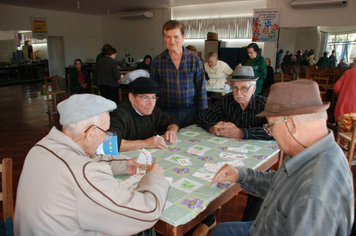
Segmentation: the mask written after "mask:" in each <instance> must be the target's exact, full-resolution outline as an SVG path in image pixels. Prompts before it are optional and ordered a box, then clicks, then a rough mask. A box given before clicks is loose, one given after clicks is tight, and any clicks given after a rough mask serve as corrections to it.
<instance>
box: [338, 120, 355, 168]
mask: <svg viewBox="0 0 356 236" xmlns="http://www.w3.org/2000/svg"><path fill="white" fill-rule="evenodd" d="M340 138H342V139H344V140H345V141H346V142H348V144H349V145H348V147H347V148H346V147H344V146H343V145H341V143H340ZM336 142H337V143H338V144H339V145H340V147H341V148H342V149H343V150H344V151H347V160H348V162H349V166H350V167H351V163H352V160H353V156H354V149H355V142H356V121H355V122H354V123H353V129H352V132H338V133H337V137H336Z"/></svg>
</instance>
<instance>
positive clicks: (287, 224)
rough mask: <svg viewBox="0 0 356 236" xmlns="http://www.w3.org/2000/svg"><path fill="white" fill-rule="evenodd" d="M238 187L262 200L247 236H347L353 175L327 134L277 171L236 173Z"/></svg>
mask: <svg viewBox="0 0 356 236" xmlns="http://www.w3.org/2000/svg"><path fill="white" fill-rule="evenodd" d="M239 173H240V174H239V180H238V183H239V184H240V185H241V187H242V188H243V189H244V190H246V191H248V192H250V193H254V194H257V195H260V196H262V197H263V198H265V200H264V202H263V204H262V206H261V210H260V212H259V214H258V216H257V218H256V220H255V222H254V224H253V225H252V227H251V229H250V235H286V236H292V235H340V236H345V235H350V232H351V227H352V224H353V222H354V190H353V177H352V173H351V171H350V168H349V165H348V163H347V161H346V158H345V155H344V153H343V152H342V150H341V149H340V147H339V146H338V145H337V144H336V143H335V141H334V136H333V134H332V132H330V133H329V134H328V135H327V136H326V137H324V138H323V139H321V140H319V141H318V142H316V143H314V144H313V145H312V146H310V147H308V148H307V149H305V150H304V151H302V152H300V153H299V154H297V155H296V156H294V157H291V156H287V158H286V159H285V161H284V162H283V164H282V166H281V168H279V170H278V171H277V172H275V171H271V172H263V171H253V170H252V169H239Z"/></svg>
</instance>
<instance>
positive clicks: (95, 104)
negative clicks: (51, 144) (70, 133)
mask: <svg viewBox="0 0 356 236" xmlns="http://www.w3.org/2000/svg"><path fill="white" fill-rule="evenodd" d="M57 109H58V112H59V115H60V119H59V123H60V124H61V125H68V124H74V123H77V122H79V121H83V120H86V119H89V118H91V117H94V116H96V115H99V114H101V113H103V112H106V111H112V110H115V109H116V103H115V102H113V101H111V100H109V99H106V98H104V97H101V96H98V95H94V94H75V95H72V96H70V97H69V98H68V99H66V100H64V101H62V102H60V103H59V104H58V105H57Z"/></svg>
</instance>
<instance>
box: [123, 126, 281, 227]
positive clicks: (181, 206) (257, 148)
mask: <svg viewBox="0 0 356 236" xmlns="http://www.w3.org/2000/svg"><path fill="white" fill-rule="evenodd" d="M177 138H178V142H177V143H176V144H175V145H172V144H170V145H168V148H167V149H166V150H159V149H148V150H149V151H150V152H151V154H152V161H156V162H158V163H159V164H160V165H161V166H162V167H163V169H164V170H165V172H164V175H165V176H166V177H172V178H173V182H172V185H171V187H170V189H169V192H168V197H167V201H166V205H165V209H164V211H163V213H162V215H161V218H160V219H161V220H163V221H165V222H167V223H169V224H171V225H173V226H178V225H181V224H185V223H187V222H189V221H191V220H192V219H193V218H194V217H196V216H197V215H198V214H199V213H200V212H202V211H203V210H204V209H205V208H206V207H207V205H208V204H209V203H210V202H211V201H213V200H214V199H215V198H217V197H218V196H219V195H221V194H222V193H223V192H224V191H226V189H227V188H228V187H229V186H231V183H217V184H213V185H211V183H210V182H208V181H206V180H203V179H200V178H197V177H194V176H193V174H194V173H195V172H197V171H198V172H203V173H208V172H207V171H206V170H205V168H204V164H205V163H218V162H224V161H226V160H223V159H221V158H220V157H219V154H220V153H221V152H229V151H227V148H228V147H240V148H244V149H247V150H248V153H246V154H245V155H247V156H248V158H247V159H244V160H243V161H242V162H243V163H244V166H246V167H249V168H253V169H256V168H257V167H258V166H260V165H261V164H262V163H263V162H264V161H265V160H266V159H267V158H269V157H271V156H273V155H274V154H276V153H277V152H279V150H278V147H277V143H276V142H275V141H262V140H261V141H258V140H247V139H232V138H223V137H217V136H215V135H214V134H211V133H208V132H206V131H205V130H203V129H202V128H200V127H197V126H196V125H192V126H188V127H186V128H183V129H181V130H180V131H179V134H178V137H177ZM196 145H199V146H203V147H204V148H205V149H206V150H207V151H206V152H205V153H204V154H203V155H201V156H197V155H192V154H189V153H188V152H187V150H188V149H189V148H191V147H192V146H196ZM140 151H141V150H135V151H128V152H121V153H120V155H121V156H125V157H130V158H132V157H138V155H139V154H140ZM232 153H233V152H232ZM235 154H236V153H235ZM182 158H183V159H189V160H190V161H191V162H192V165H189V166H182V165H180V164H179V163H178V161H177V160H178V159H182ZM128 177H129V176H128V175H120V176H116V178H117V179H120V180H125V179H127V178H128Z"/></svg>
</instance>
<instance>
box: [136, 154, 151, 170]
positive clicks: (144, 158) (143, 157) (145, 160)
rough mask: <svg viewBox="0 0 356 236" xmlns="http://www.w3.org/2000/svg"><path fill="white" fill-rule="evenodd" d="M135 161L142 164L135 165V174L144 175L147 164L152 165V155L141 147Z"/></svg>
mask: <svg viewBox="0 0 356 236" xmlns="http://www.w3.org/2000/svg"><path fill="white" fill-rule="evenodd" d="M137 163H140V164H142V166H141V167H137V171H136V173H137V174H140V175H144V174H146V169H147V165H152V156H151V153H150V152H149V151H147V150H146V149H144V148H143V149H142V150H141V153H140V155H139V156H138V158H137Z"/></svg>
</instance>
